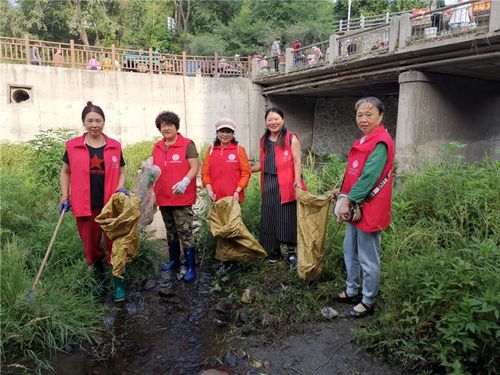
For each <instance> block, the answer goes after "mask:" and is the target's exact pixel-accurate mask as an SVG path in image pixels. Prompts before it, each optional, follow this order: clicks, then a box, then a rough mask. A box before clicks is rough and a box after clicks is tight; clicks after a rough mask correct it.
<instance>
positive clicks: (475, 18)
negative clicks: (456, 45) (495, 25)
mask: <svg viewBox="0 0 500 375" xmlns="http://www.w3.org/2000/svg"><path fill="white" fill-rule="evenodd" d="M490 8H491V0H471V1H463V2H461V3H457V4H454V5H450V6H446V7H443V8H439V9H435V10H432V11H431V10H430V9H428V8H422V9H416V10H414V12H413V15H412V17H411V18H410V19H411V23H412V32H411V37H410V43H411V42H413V43H418V42H422V41H428V40H429V39H433V38H440V37H442V38H448V37H450V36H456V35H458V34H464V33H470V32H478V31H484V30H488V28H489V21H490Z"/></svg>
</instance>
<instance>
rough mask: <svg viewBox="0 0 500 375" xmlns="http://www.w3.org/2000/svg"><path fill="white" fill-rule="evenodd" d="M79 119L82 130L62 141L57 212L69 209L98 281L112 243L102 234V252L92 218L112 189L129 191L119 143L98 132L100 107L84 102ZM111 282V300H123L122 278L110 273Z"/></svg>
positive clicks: (98, 230)
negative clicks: (83, 130)
mask: <svg viewBox="0 0 500 375" xmlns="http://www.w3.org/2000/svg"><path fill="white" fill-rule="evenodd" d="M82 122H83V126H84V127H85V130H86V132H85V133H84V134H83V135H81V136H79V137H76V138H73V139H70V140H69V141H68V142H67V143H66V152H65V153H64V156H63V166H62V168H61V172H60V184H61V193H62V197H61V202H60V204H59V213H61V212H62V211H63V210H64V211H68V210H69V209H70V208H71V209H72V211H73V215H74V216H75V218H76V225H77V228H78V233H79V234H80V238H81V240H82V243H83V248H84V249H85V258H86V260H87V263H88V264H89V265H91V266H92V268H93V270H94V271H95V273H96V276H98V278H99V279H101V281H102V280H103V279H104V268H105V264H104V259H106V261H107V264H108V265H109V264H111V252H112V245H113V243H112V241H111V240H110V239H109V238H108V237H107V236H106V234H104V240H105V242H106V247H107V248H108V252H107V254H106V252H105V250H104V248H103V247H102V246H101V243H100V242H101V237H102V235H103V232H102V229H101V227H100V226H99V224H97V223H96V222H95V218H96V216H98V215H99V214H100V213H101V210H102V208H103V207H104V205H105V204H106V203H107V202H108V200H109V198H110V197H111V195H112V194H113V193H115V192H121V193H124V194H127V195H128V194H129V193H128V191H127V190H125V188H124V186H125V180H126V172H125V161H124V160H123V155H122V149H121V145H120V143H119V142H118V141H116V140H114V139H112V138H109V137H108V136H106V135H105V134H104V133H103V132H102V131H103V128H104V122H105V116H104V112H103V110H102V109H101V108H100V107H98V106H96V105H94V104H92V102H87V105H86V106H85V107H84V108H83V111H82ZM113 285H114V299H115V301H116V302H119V301H123V300H124V299H125V288H124V285H123V279H122V278H119V277H113Z"/></svg>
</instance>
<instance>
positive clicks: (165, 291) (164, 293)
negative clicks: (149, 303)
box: [158, 288, 175, 298]
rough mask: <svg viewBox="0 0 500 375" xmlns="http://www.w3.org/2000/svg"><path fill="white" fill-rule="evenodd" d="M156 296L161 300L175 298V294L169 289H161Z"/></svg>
mask: <svg viewBox="0 0 500 375" xmlns="http://www.w3.org/2000/svg"><path fill="white" fill-rule="evenodd" d="M158 295H159V296H160V297H161V298H172V297H174V296H175V293H174V291H173V290H172V289H171V288H161V289H160V290H158Z"/></svg>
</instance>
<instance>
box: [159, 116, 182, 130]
mask: <svg viewBox="0 0 500 375" xmlns="http://www.w3.org/2000/svg"><path fill="white" fill-rule="evenodd" d="M180 122H181V120H180V118H179V116H177V114H176V113H174V112H170V111H163V112H160V114H159V115H158V116H156V120H155V124H156V127H157V128H158V130H160V128H161V124H173V125H175V128H176V129H177V130H179V123H180Z"/></svg>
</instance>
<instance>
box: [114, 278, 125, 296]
mask: <svg viewBox="0 0 500 375" xmlns="http://www.w3.org/2000/svg"><path fill="white" fill-rule="evenodd" d="M113 298H114V299H115V302H122V301H124V300H125V283H124V282H123V277H116V276H113Z"/></svg>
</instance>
